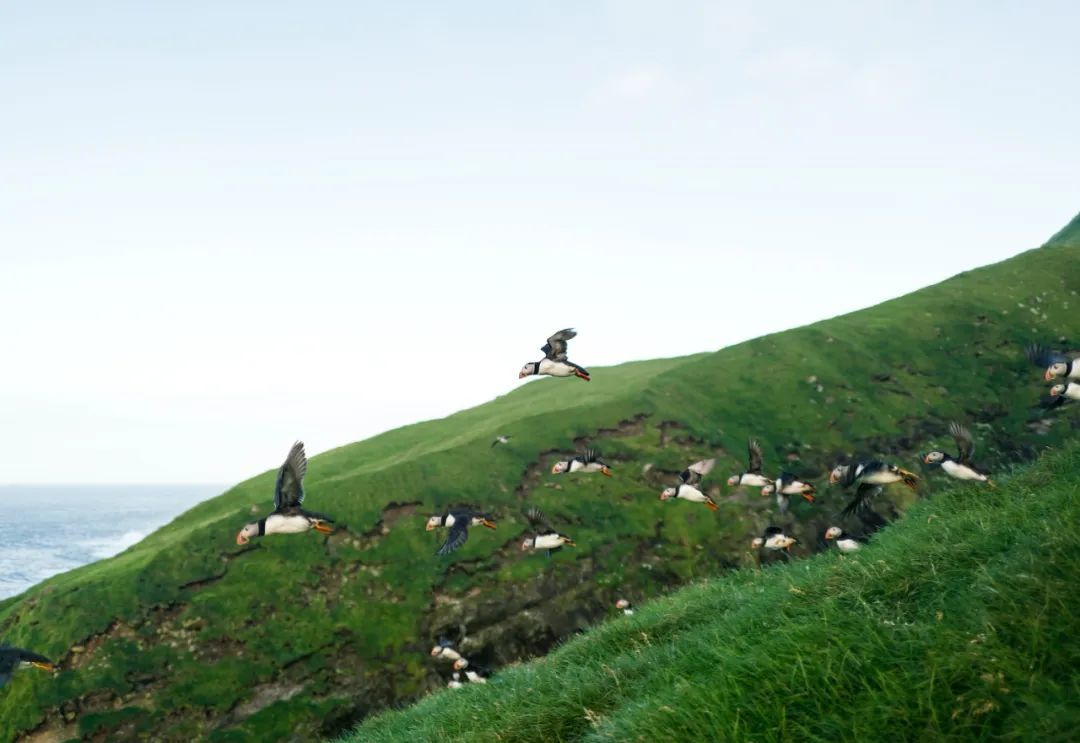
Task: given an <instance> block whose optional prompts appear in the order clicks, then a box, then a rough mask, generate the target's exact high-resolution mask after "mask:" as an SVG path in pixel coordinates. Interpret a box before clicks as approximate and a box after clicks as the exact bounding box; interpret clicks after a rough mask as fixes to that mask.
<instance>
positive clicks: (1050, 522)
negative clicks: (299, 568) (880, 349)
mask: <svg viewBox="0 0 1080 743" xmlns="http://www.w3.org/2000/svg"><path fill="white" fill-rule="evenodd" d="M1076 524H1080V445H1078V444H1072V445H1069V446H1067V447H1066V448H1065V449H1064V450H1063V451H1059V452H1055V453H1052V454H1048V455H1046V456H1045V457H1043V458H1042V459H1041V460H1040V461H1039V462H1038V464H1037V465H1035V466H1033V467H1031V468H1030V469H1027V470H1024V471H1022V472H1020V473H1018V474H1017V475H1015V476H1013V477H1010V478H1007V479H1006V480H1005V481H1004V482H1002V483H1001V487H999V488H998V489H997V490H989V489H986V488H985V487H973V486H968V487H957V488H954V489H952V490H948V491H946V492H941V493H939V494H936V495H935V496H933V497H932V498H930V499H926V500H924V501H922V502H920V503H918V504H917V505H915V506H913V507H912V508H911V509H910V510H909V511H908V513H907V514H906V516H905V517H904V519H903V520H902V521H900V522H898V523H897V524H895V525H893V526H891V527H890V528H888V529H886V530H884V531H882V532H879V533H878V534H877V535H876V536H875V537H874V538H873V540H872V541H871V543H870V544H869V545H868V546H866V547H865V548H864V549H863V550H861V551H860V552H859V553H857V554H850V555H841V554H840V553H839V552H838V551H829V552H827V553H824V554H819V555H817V556H815V557H813V558H811V559H808V560H805V561H799V562H792V563H789V564H787V565H778V566H774V567H770V568H767V569H765V570H752V569H743V570H740V571H737V572H733V573H730V574H728V575H725V576H722V577H718V578H715V579H710V580H706V581H703V582H699V583H696V584H694V585H693V586H691V587H688V588H685V589H683V590H681V591H679V592H678V593H676V594H674V595H672V596H669V597H666V598H662V599H658V600H656V601H652V602H650V603H648V604H646V605H645V606H643V607H641V608H640V609H639V611H638V612H637V613H636V614H635V616H633V617H629V618H619V619H616V620H612V621H608V622H606V623H604V624H603V625H601V626H599V627H597V628H595V629H594V630H592V631H590V632H588V633H587V634H586V635H584V636H582V637H579V638H575V639H574V640H572V641H570V642H569V643H567V644H566V645H565V646H564V647H562V648H560V649H559V650H557V651H556V652H553V653H552V654H550V655H549V656H547V657H546V658H544V659H542V660H538V661H535V662H532V663H529V664H526V665H518V666H514V667H511V668H506V669H504V670H502V671H501V672H500V673H499V674H498V675H496V676H495V677H493V678H492V679H491V680H490V682H489V683H488V684H487V685H486V686H483V687H481V686H475V685H471V686H467V687H465V688H464V689H462V690H458V691H449V690H448V691H443V692H439V693H437V694H434V695H432V696H430V697H428V698H427V699H425V700H423V701H422V702H420V703H418V704H416V705H414V706H413V707H411V708H409V709H407V710H404V711H400V712H392V713H387V714H383V715H381V716H378V717H376V718H374V719H373V720H371V721H369V722H368V723H367V724H365V725H363V726H361V727H360V728H359V729H358V730H357V731H356V733H355V735H352V736H348V737H346V738H343V739H342V740H343V741H350V742H351V741H356V742H357V743H359V742H360V741H363V742H364V743H394V742H396V741H418V740H431V741H435V740H438V741H455V740H460V741H470V742H475V743H479V742H482V741H503V742H511V741H536V740H550V741H691V740H694V741H704V740H762V741H764V740H821V741H826V740H831V741H838V740H850V741H865V740H883V739H888V740H940V739H964V740H1061V741H1064V740H1068V739H1070V738H1072V737H1073V736H1074V735H1075V730H1076V726H1077V724H1078V723H1080V708H1078V707H1077V704H1076V700H1077V699H1080V676H1078V675H1077V673H1076V669H1077V668H1080V639H1078V638H1077V629H1078V623H1077V619H1076V617H1077V616H1080V593H1078V592H1077V591H1076V590H1075V586H1076V585H1077V582H1078V581H1080V569H1078V568H1077V567H1076V555H1077V550H1078V549H1080V533H1078V532H1077V531H1076V529H1075V525H1076ZM1066 525H1070V526H1066Z"/></svg>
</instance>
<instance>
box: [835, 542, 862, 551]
mask: <svg viewBox="0 0 1080 743" xmlns="http://www.w3.org/2000/svg"><path fill="white" fill-rule="evenodd" d="M836 546H837V547H838V548H839V549H840V551H841V552H854V551H855V550H857V549H859V547H860V546H862V545H860V544H859V543H858V542H856V541H855V540H854V539H838V540H836Z"/></svg>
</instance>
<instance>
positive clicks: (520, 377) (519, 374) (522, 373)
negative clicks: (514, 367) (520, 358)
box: [518, 372, 527, 379]
mask: <svg viewBox="0 0 1080 743" xmlns="http://www.w3.org/2000/svg"><path fill="white" fill-rule="evenodd" d="M526 376H527V375H526V374H525V372H518V379H524V378H525V377H526Z"/></svg>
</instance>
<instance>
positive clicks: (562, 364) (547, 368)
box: [518, 328, 591, 382]
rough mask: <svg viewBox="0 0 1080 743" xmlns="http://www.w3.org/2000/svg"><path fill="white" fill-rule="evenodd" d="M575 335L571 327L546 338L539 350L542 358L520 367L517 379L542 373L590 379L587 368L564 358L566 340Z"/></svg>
mask: <svg viewBox="0 0 1080 743" xmlns="http://www.w3.org/2000/svg"><path fill="white" fill-rule="evenodd" d="M576 335H577V331H575V330H574V329H573V328H565V329H564V330H560V331H559V332H558V333H555V334H554V335H552V336H551V337H550V338H548V339H547V343H545V344H544V345H543V346H542V347H541V348H540V350H541V351H543V353H544V358H542V359H540V360H539V361H530V362H529V363H527V364H525V366H523V367H521V371H520V372H519V373H518V379H524V378H525V377H531V376H535V375H537V374H542V375H545V376H549V377H578V378H579V379H584V380H585V381H586V382H588V381H590V380H591V377H590V376H589V372H588V370H586V369H585V368H584V367H581V366H578V365H577V364H575V363H574V362H572V361H569V360H568V359H567V358H566V342H567V341H568V340H570V339H571V338H573V337H574V336H576Z"/></svg>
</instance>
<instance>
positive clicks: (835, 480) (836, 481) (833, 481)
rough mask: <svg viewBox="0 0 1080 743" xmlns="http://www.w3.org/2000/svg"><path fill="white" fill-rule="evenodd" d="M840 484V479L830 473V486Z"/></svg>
mask: <svg viewBox="0 0 1080 743" xmlns="http://www.w3.org/2000/svg"><path fill="white" fill-rule="evenodd" d="M838 482H840V478H839V477H837V476H836V475H834V474H832V473H831V472H830V473H829V484H830V485H835V484H836V483H838Z"/></svg>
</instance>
